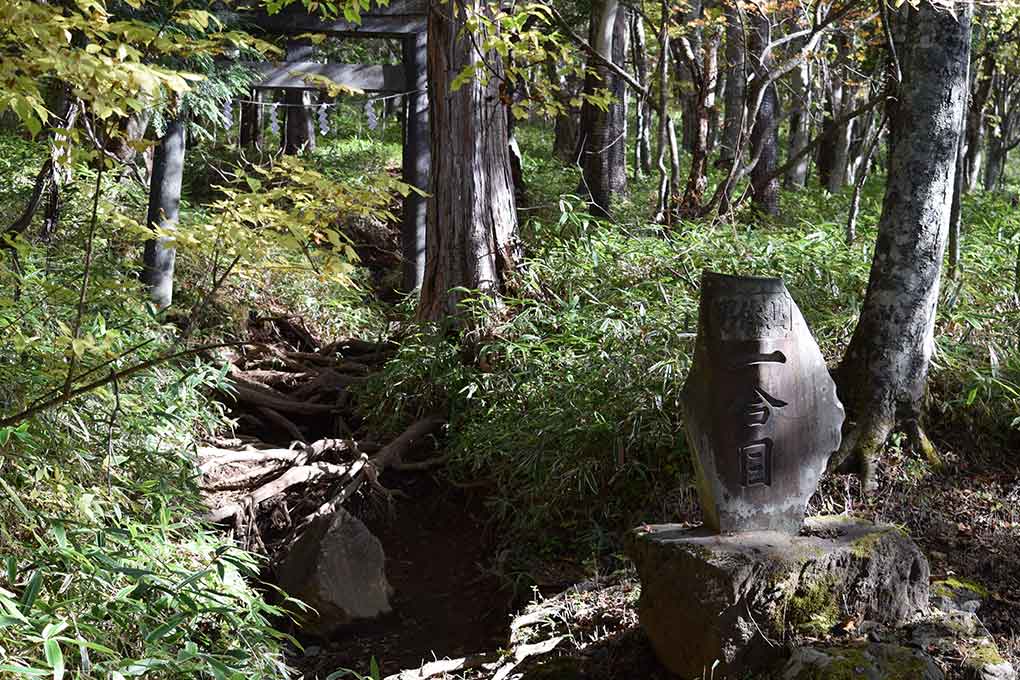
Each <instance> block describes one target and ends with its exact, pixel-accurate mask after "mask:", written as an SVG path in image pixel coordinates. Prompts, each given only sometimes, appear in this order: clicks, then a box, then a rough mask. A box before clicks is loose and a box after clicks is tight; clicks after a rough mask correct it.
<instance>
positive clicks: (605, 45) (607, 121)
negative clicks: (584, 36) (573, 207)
mask: <svg viewBox="0 0 1020 680" xmlns="http://www.w3.org/2000/svg"><path fill="white" fill-rule="evenodd" d="M592 11H593V15H592V27H591V31H590V33H591V36H592V41H591V43H592V47H593V48H594V49H595V51H596V52H597V53H598V54H599V55H600V56H602V57H603V58H604V59H606V60H608V61H613V59H614V54H615V53H616V50H615V49H614V42H615V36H616V25H617V18H618V17H619V16H620V15H621V14H625V13H626V12H625V11H624V10H621V8H620V2H619V0H602V2H601V3H600V4H598V5H596V6H595V7H594V8H593V10H592ZM614 63H615V62H614ZM619 80H620V79H619V78H618V77H617V76H616V75H615V74H614V73H612V72H611V71H610V70H609V68H608V67H607V66H606V65H605V64H604V63H603V62H602V61H601V60H598V59H594V58H593V59H592V60H591V62H590V63H589V68H588V75H587V77H586V78H585V86H584V89H585V91H586V92H595V91H596V90H598V89H600V88H605V89H608V90H609V92H610V93H612V94H613V95H614V97H615V96H616V94H617V92H619V91H620V89H619V87H618V84H617V81H619ZM621 106H622V102H620V101H619V100H617V101H615V102H613V103H611V104H610V105H609V107H608V108H607V109H606V110H602V109H600V108H599V107H597V106H594V105H592V104H590V103H588V102H585V103H584V104H582V106H581V129H580V133H579V139H578V154H577V157H578V158H579V160H580V164H581V186H580V187H579V193H581V194H582V195H585V196H587V197H588V200H589V203H590V205H591V210H592V212H593V213H594V214H596V215H600V216H604V217H605V216H608V215H609V211H610V207H611V205H610V204H611V203H612V198H613V194H614V193H615V191H616V188H615V187H616V186H617V185H618V182H619V172H618V169H617V168H614V165H615V164H616V163H618V162H619V161H620V159H625V158H626V156H625V155H624V154H622V153H620V150H619V149H615V148H614V147H617V146H620V147H625V146H626V143H625V140H621V139H617V137H618V135H619V131H618V130H617V124H618V122H619V119H620V113H619V108H620V107H621ZM623 176H624V177H626V171H624V172H623Z"/></svg>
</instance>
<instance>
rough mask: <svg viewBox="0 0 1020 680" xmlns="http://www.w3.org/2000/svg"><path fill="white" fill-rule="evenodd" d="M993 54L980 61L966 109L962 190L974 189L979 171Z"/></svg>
mask: <svg viewBox="0 0 1020 680" xmlns="http://www.w3.org/2000/svg"><path fill="white" fill-rule="evenodd" d="M994 75H995V55H994V54H992V53H989V54H987V55H985V56H984V58H983V60H982V62H981V71H980V72H979V73H978V77H977V78H976V79H975V81H974V92H973V93H972V94H971V97H970V106H969V107H968V109H967V155H966V158H965V159H964V168H965V177H964V191H968V192H969V191H974V189H976V188H977V185H978V177H979V176H980V173H981V160H982V158H981V156H982V151H983V149H982V146H983V145H982V142H983V141H984V137H985V128H986V125H985V107H986V106H987V104H988V97H989V96H990V95H991V92H992V78H993V76H994Z"/></svg>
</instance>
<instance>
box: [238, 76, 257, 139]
mask: <svg viewBox="0 0 1020 680" xmlns="http://www.w3.org/2000/svg"><path fill="white" fill-rule="evenodd" d="M248 99H249V100H250V101H246V102H244V103H243V104H241V139H240V145H241V148H242V149H246V148H255V149H261V148H262V90H254V89H253V90H251V91H250V92H249V93H248Z"/></svg>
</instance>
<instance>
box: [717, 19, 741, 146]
mask: <svg viewBox="0 0 1020 680" xmlns="http://www.w3.org/2000/svg"><path fill="white" fill-rule="evenodd" d="M746 52H747V50H746V43H745V36H744V29H743V27H742V26H741V21H740V12H739V11H738V10H737V9H736V8H734V7H730V6H729V3H727V6H726V63H725V65H724V67H723V68H724V69H725V71H726V101H725V108H726V113H725V117H724V119H723V131H722V139H721V140H720V149H719V156H720V157H719V163H720V165H724V166H725V165H728V164H729V161H730V160H732V159H733V154H734V153H736V149H737V147H738V144H739V142H740V138H741V136H742V135H743V128H744V118H745V113H744V111H745V109H744V107H745V102H744V97H745V91H746V89H747V73H746V72H745V70H744V69H745V64H744V59H745V55H746Z"/></svg>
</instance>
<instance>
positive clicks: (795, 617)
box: [627, 517, 929, 677]
mask: <svg viewBox="0 0 1020 680" xmlns="http://www.w3.org/2000/svg"><path fill="white" fill-rule="evenodd" d="M806 524H807V527H808V529H809V530H810V531H811V533H820V532H822V531H824V530H825V529H827V528H828V529H837V531H836V532H835V533H836V534H838V537H837V538H831V539H825V538H819V537H817V536H789V535H786V534H783V533H779V532H752V533H746V534H738V535H734V536H718V535H713V534H712V533H711V532H710V531H709V530H706V529H701V530H689V529H682V528H679V527H676V526H673V525H661V526H650V527H643V528H641V529H637V530H635V531H634V532H632V533H631V535H630V539H629V541H628V546H627V552H628V554H629V555H630V557H631V558H632V559H633V560H634V562H635V564H636V566H637V571H638V575H639V576H640V579H641V599H640V601H639V604H638V614H639V616H640V619H641V625H642V627H643V628H644V630H645V632H646V633H647V634H648V638H649V640H650V641H651V643H652V647H653V648H654V649H655V652H656V655H657V656H658V657H659V659H660V661H662V663H663V664H664V665H665V666H666V667H667V668H668V669H669V670H671V671H672V672H674V673H677V674H679V675H681V676H682V677H688V676H690V677H700V676H701V673H702V671H703V670H704V669H707V668H711V667H712V664H713V663H714V662H715V661H717V660H718V661H719V662H720V664H721V667H720V668H719V669H718V670H719V672H721V673H724V674H725V673H732V672H737V671H741V672H743V671H745V670H751V671H753V670H756V669H764V668H765V667H768V666H771V665H773V664H774V663H775V662H776V661H777V660H778V658H779V656H780V655H781V654H782V645H781V644H779V641H780V640H782V639H784V637H785V632H786V631H787V630H788V629H793V630H795V631H797V632H801V633H808V634H813V635H816V636H821V635H824V634H825V633H826V632H827V631H828V630H830V629H831V627H832V626H833V625H835V624H836V623H837V622H838V621H840V620H841V618H840V617H841V616H848V617H850V616H852V617H855V618H856V619H857V620H870V621H877V622H880V623H884V624H887V625H896V624H899V623H902V622H904V621H905V620H907V619H909V618H911V617H912V616H914V615H915V614H916V613H917V612H919V611H925V610H927V608H928V574H929V571H928V563H927V561H926V560H925V558H924V555H923V554H921V551H920V550H919V549H918V547H917V545H916V544H915V543H914V542H913V541H912V540H911V539H910V538H909V537H907V536H906V535H904V534H903V533H901V532H900V531H899V530H897V529H895V528H894V527H891V526H884V525H875V524H873V523H871V522H866V521H863V520H857V519H853V518H849V517H836V518H809V519H808V520H807V522H806ZM830 533H831V532H830ZM717 677H718V673H717Z"/></svg>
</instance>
